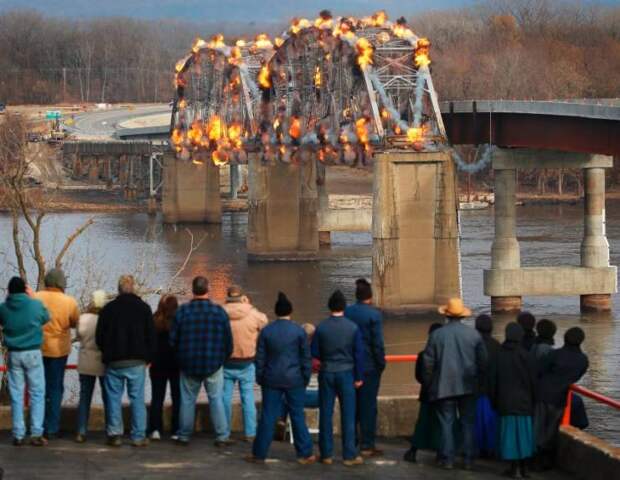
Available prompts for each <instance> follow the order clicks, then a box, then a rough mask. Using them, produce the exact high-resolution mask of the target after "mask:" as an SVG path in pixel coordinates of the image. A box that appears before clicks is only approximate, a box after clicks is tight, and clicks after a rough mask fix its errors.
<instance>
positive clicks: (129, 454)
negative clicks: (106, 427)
mask: <svg viewBox="0 0 620 480" xmlns="http://www.w3.org/2000/svg"><path fill="white" fill-rule="evenodd" d="M127 443H129V441H128V440H127ZM335 443H336V453H337V454H338V453H339V445H338V444H339V439H338V438H337V439H336V442H335ZM379 446H380V447H381V448H384V449H385V451H386V455H385V456H384V457H382V458H380V459H372V460H370V461H368V462H367V464H366V465H364V466H361V467H355V468H352V469H350V468H347V467H344V466H343V465H342V464H341V463H340V462H339V461H336V462H335V463H334V465H332V466H324V465H320V464H317V465H310V466H306V467H302V466H299V465H297V464H296V463H295V454H294V450H293V446H292V445H289V444H288V443H283V442H274V443H273V444H272V449H271V455H272V457H274V458H275V459H276V460H272V461H269V462H268V463H267V464H266V465H252V464H248V463H246V462H245V461H244V460H243V457H244V456H245V455H247V453H248V452H249V450H250V446H249V444H247V443H238V444H237V445H234V446H233V447H231V448H226V449H218V448H216V447H215V446H213V440H212V437H210V436H206V435H196V437H195V439H194V440H193V442H192V444H191V445H190V446H189V447H180V446H176V445H174V444H172V443H170V442H168V441H161V442H156V443H152V444H151V445H150V446H149V447H147V448H133V447H131V446H129V445H123V446H122V447H121V448H111V447H107V446H105V445H104V443H103V435H102V434H101V433H98V434H93V436H92V437H89V441H88V442H87V443H85V444H76V443H74V442H73V441H71V440H70V439H66V440H65V439H62V440H55V441H53V442H51V443H50V445H49V446H48V447H45V448H36V447H30V446H27V447H19V448H16V447H13V446H11V444H10V435H9V433H8V432H2V433H1V434H0V468H3V469H4V473H5V476H4V478H5V479H12V478H29V479H62V480H67V479H87V478H88V479H95V478H96V479H114V480H117V479H120V478H122V479H138V478H148V479H159V478H161V479H169V478H175V477H176V478H183V479H191V478H201V479H204V478H207V477H208V478H213V479H221V478H229V479H235V478H261V477H262V478H265V477H266V476H269V478H270V479H274V480H276V479H288V478H292V477H294V476H299V477H300V478H304V479H308V480H313V479H316V480H319V479H320V480H331V479H334V480H336V479H347V478H381V479H383V480H389V479H408V480H415V479H428V480H443V479H452V478H455V479H456V478H472V479H473V478H476V479H478V478H479V479H489V480H491V479H492V480H497V478H500V477H499V475H500V474H501V472H502V471H503V469H504V468H505V467H504V465H503V464H500V463H497V462H480V463H478V464H477V465H476V468H475V470H474V471H473V472H465V471H463V470H460V469H458V468H456V469H454V470H453V471H444V470H441V469H439V468H437V467H435V466H434V464H433V459H434V456H433V455H432V454H430V453H426V452H424V453H422V454H421V455H420V459H419V461H420V463H419V464H417V465H412V464H409V463H406V462H403V461H402V460H401V457H402V454H403V452H404V450H405V449H406V448H407V444H406V442H404V441H402V440H401V441H390V442H388V443H383V444H381V445H379ZM535 478H539V479H543V478H544V479H549V480H560V479H565V478H570V477H569V476H567V475H565V474H563V473H561V472H551V473H546V474H536V475H535Z"/></svg>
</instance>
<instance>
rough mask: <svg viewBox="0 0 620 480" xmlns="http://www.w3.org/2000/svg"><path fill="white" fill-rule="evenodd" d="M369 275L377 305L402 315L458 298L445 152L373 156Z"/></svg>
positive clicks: (451, 175) (453, 206) (450, 167)
mask: <svg viewBox="0 0 620 480" xmlns="http://www.w3.org/2000/svg"><path fill="white" fill-rule="evenodd" d="M374 165H375V166H374V169H375V177H374V186H373V192H374V194H373V196H374V199H373V216H372V233H373V255H372V276H373V285H374V291H375V299H376V302H377V305H378V306H379V307H381V308H383V309H385V310H388V311H395V312H399V311H402V312H406V311H409V310H420V309H430V308H434V306H435V305H437V304H440V303H443V302H445V301H446V300H447V299H448V298H450V297H453V296H460V294H461V277H460V252H459V231H458V213H457V198H456V176H455V171H454V164H453V162H452V160H451V158H450V156H449V155H448V154H447V153H444V152H423V153H415V152H410V151H406V152H405V151H393V152H386V153H381V154H377V155H375V160H374Z"/></svg>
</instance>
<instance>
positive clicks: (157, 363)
mask: <svg viewBox="0 0 620 480" xmlns="http://www.w3.org/2000/svg"><path fill="white" fill-rule="evenodd" d="M178 371H179V366H178V364H177V358H176V353H175V351H174V350H173V349H172V347H171V346H170V332H169V331H167V330H164V331H162V332H157V341H156V347H155V352H154V354H153V358H152V362H151V375H154V374H172V373H177V372H178Z"/></svg>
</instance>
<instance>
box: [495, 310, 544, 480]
mask: <svg viewBox="0 0 620 480" xmlns="http://www.w3.org/2000/svg"><path fill="white" fill-rule="evenodd" d="M523 336H524V331H523V327H521V325H519V324H517V323H515V322H511V323H509V324H508V325H507V326H506V340H505V341H504V343H503V344H502V346H501V348H500V349H499V351H498V353H497V362H496V364H495V365H494V366H493V365H491V368H492V374H491V375H492V376H491V381H492V385H493V387H492V388H493V393H492V398H493V404H494V406H495V409H496V410H497V413H498V414H499V429H498V433H499V434H498V445H497V447H498V452H499V456H500V458H501V459H502V460H507V461H509V462H510V468H509V469H508V470H507V472H506V475H508V476H510V477H513V478H517V477H518V473H520V474H521V476H522V477H524V478H525V477H527V476H528V473H527V463H526V461H527V459H529V458H530V457H532V456H533V455H534V451H535V442H534V427H533V422H532V416H533V415H534V395H535V386H536V367H535V364H534V359H533V356H532V355H531V354H530V353H529V352H527V351H526V350H525V349H524V348H523V346H522V342H523Z"/></svg>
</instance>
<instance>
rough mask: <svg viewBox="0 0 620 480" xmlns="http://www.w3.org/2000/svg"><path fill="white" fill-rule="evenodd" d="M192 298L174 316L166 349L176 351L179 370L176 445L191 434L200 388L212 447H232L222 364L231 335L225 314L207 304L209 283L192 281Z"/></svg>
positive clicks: (209, 303) (228, 355)
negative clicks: (212, 435) (212, 437)
mask: <svg viewBox="0 0 620 480" xmlns="http://www.w3.org/2000/svg"><path fill="white" fill-rule="evenodd" d="M192 293H193V295H194V297H193V298H192V300H191V301H190V302H189V303H186V304H185V305H182V306H180V307H179V309H178V310H177V312H176V315H175V318H174V322H173V323H172V328H171V329H170V345H171V346H172V348H174V349H175V351H176V356H177V361H178V364H179V368H180V370H181V379H180V384H181V407H180V412H179V432H178V437H179V438H178V440H177V441H178V442H179V443H180V444H182V445H187V444H188V443H189V439H190V437H191V435H192V433H193V431H194V418H195V414H196V399H197V397H198V393H199V391H200V386H201V385H202V384H204V386H205V389H206V391H207V396H208V398H209V411H210V416H211V422H212V423H213V429H214V430H215V434H216V439H215V445H216V446H218V447H220V446H227V445H230V444H231V443H232V441H231V440H230V438H229V437H228V433H227V431H228V428H227V420H226V413H225V410H224V394H223V392H224V369H223V365H224V362H225V361H226V360H227V359H228V357H230V355H231V353H232V350H233V341H232V333H231V330H230V322H229V320H228V315H227V314H226V311H225V310H224V309H223V308H222V307H220V306H219V305H216V304H215V303H213V302H212V301H211V300H209V281H208V280H207V279H206V278H205V277H196V278H194V280H193V282H192Z"/></svg>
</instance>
